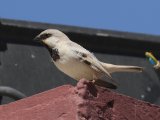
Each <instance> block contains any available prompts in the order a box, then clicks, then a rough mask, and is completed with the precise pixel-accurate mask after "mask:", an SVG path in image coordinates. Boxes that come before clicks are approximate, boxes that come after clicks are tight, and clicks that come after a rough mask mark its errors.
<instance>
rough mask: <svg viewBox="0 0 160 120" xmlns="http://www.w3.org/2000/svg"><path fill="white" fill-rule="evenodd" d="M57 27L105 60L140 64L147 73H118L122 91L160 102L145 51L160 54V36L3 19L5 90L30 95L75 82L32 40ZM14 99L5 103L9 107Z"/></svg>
mask: <svg viewBox="0 0 160 120" xmlns="http://www.w3.org/2000/svg"><path fill="white" fill-rule="evenodd" d="M48 28H55V29H59V30H61V31H63V32H64V33H66V34H67V35H68V36H69V38H70V39H71V40H73V41H75V42H77V43H79V44H81V45H82V46H84V47H85V48H87V49H89V50H90V51H93V52H94V53H95V55H96V56H97V57H98V58H99V59H100V60H102V61H104V62H109V63H114V64H126V65H139V66H142V67H144V68H145V71H144V72H143V73H115V74H113V78H114V79H116V81H117V82H118V83H119V84H120V86H119V88H118V89H117V92H120V93H123V94H126V95H129V96H132V97H135V98H138V99H142V100H145V101H149V102H152V103H155V104H160V94H159V92H160V81H159V76H158V74H157V72H155V71H154V69H153V68H152V66H151V65H150V64H149V63H148V61H147V60H146V59H145V55H144V53H145V51H152V52H154V55H155V56H158V55H159V52H160V36H154V35H145V34H135V33H128V32H119V31H110V30H100V29H89V28H81V27H73V26H64V25H53V24H46V23H37V22H29V21H17V20H8V19H0V86H10V87H12V88H15V89H17V90H19V91H21V92H22V93H25V94H26V95H27V96H30V95H33V94H36V93H39V92H42V91H45V90H48V89H51V88H54V87H57V86H60V85H63V84H75V83H76V81H74V80H72V79H71V78H69V77H68V76H66V75H64V74H63V73H61V72H60V71H58V70H57V68H56V67H55V66H54V65H52V63H51V62H50V57H49V54H48V51H47V50H46V49H45V48H44V47H43V46H41V45H40V44H39V43H35V42H34V41H33V38H34V37H35V36H36V35H37V34H38V33H40V32H41V31H42V30H44V29H48ZM9 101H10V100H9V99H3V102H4V103H7V102H9Z"/></svg>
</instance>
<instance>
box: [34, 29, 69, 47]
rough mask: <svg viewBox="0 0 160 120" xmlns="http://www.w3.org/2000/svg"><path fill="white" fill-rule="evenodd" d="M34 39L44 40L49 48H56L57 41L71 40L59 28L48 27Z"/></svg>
mask: <svg viewBox="0 0 160 120" xmlns="http://www.w3.org/2000/svg"><path fill="white" fill-rule="evenodd" d="M34 40H35V41H39V42H42V43H43V44H45V45H46V46H47V47H49V48H54V47H55V45H56V43H57V42H59V41H66V40H69V38H68V37H67V36H66V35H65V34H64V33H63V32H61V31H59V30H57V29H47V30H44V31H42V32H41V33H40V34H39V35H37V36H36V37H35V38H34Z"/></svg>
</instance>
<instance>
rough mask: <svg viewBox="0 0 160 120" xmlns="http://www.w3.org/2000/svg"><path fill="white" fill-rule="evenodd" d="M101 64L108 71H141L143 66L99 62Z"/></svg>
mask: <svg viewBox="0 0 160 120" xmlns="http://www.w3.org/2000/svg"><path fill="white" fill-rule="evenodd" d="M101 64H102V66H103V67H104V68H105V69H106V70H107V71H108V72H109V73H114V72H142V71H143V68H142V67H139V66H125V65H113V64H108V63H103V62H101Z"/></svg>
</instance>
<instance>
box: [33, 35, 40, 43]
mask: <svg viewBox="0 0 160 120" xmlns="http://www.w3.org/2000/svg"><path fill="white" fill-rule="evenodd" d="M33 40H34V41H36V42H41V41H42V40H41V38H40V36H39V35H37V36H36V37H35V38H34V39H33Z"/></svg>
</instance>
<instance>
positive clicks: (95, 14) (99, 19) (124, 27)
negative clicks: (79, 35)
mask: <svg viewBox="0 0 160 120" xmlns="http://www.w3.org/2000/svg"><path fill="white" fill-rule="evenodd" d="M0 18H9V19H18V20H29V21H38V22H46V23H54V24H64V25H73V26H82V27H89V28H101V29H111V30H118V31H128V32H137V33H147V34H156V35H160V0H132V1H131V0H0Z"/></svg>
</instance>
